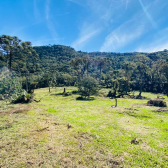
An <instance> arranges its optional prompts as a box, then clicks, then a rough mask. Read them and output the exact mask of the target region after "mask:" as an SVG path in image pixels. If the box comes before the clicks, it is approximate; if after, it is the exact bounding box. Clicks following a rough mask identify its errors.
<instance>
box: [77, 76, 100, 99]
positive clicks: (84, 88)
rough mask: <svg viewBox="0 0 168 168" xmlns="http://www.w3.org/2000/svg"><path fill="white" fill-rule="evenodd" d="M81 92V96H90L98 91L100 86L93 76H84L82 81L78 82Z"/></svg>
mask: <svg viewBox="0 0 168 168" xmlns="http://www.w3.org/2000/svg"><path fill="white" fill-rule="evenodd" d="M78 89H79V93H80V94H81V96H85V98H86V97H88V98H89V97H90V96H91V95H95V94H96V93H98V90H99V86H98V82H97V80H96V79H94V78H93V77H90V76H88V77H84V78H83V79H82V80H81V82H80V83H79V84H78Z"/></svg>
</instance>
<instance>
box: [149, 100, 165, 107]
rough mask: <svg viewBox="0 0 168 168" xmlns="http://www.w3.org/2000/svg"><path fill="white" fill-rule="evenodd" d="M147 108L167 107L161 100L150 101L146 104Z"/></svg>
mask: <svg viewBox="0 0 168 168" xmlns="http://www.w3.org/2000/svg"><path fill="white" fill-rule="evenodd" d="M147 105H148V106H157V107H167V105H166V102H164V101H163V100H161V99H150V100H149V101H148V102H147Z"/></svg>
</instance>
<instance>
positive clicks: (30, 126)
mask: <svg viewBox="0 0 168 168" xmlns="http://www.w3.org/2000/svg"><path fill="white" fill-rule="evenodd" d="M73 90H76V88H75V87H68V88H66V91H67V92H72V91H73ZM108 91H109V90H108V89H102V90H101V91H100V93H101V95H98V96H94V98H95V100H92V101H79V100H78V101H77V100H76V98H77V97H79V95H77V94H72V95H70V96H63V95H61V93H63V88H56V89H55V88H52V89H51V93H49V92H48V88H43V89H37V90H35V96H36V99H41V101H40V102H39V103H35V102H33V103H31V104H29V105H27V106H31V110H29V112H28V113H14V114H10V115H3V116H2V117H1V119H0V126H1V128H4V125H5V124H7V123H10V124H11V127H9V128H5V129H1V130H0V133H1V135H2V138H1V136H0V138H1V139H0V141H1V142H2V143H1V145H0V148H1V149H2V150H1V152H0V159H1V160H0V162H2V167H3V166H6V167H8V166H9V165H10V164H11V163H12V165H13V167H30V166H34V167H37V166H39V165H40V166H45V167H52V166H55V167H65V166H68V167H75V166H79V167H82V166H85V167H93V166H97V167H103V166H104V167H105V166H106V167H112V166H114V165H115V166H116V167H117V166H118V167H121V166H123V167H124V166H125V167H168V113H166V112H157V110H158V109H159V107H151V106H147V105H146V103H147V99H142V100H138V99H129V98H120V99H118V106H117V107H116V108H112V107H111V106H113V105H114V104H115V100H113V99H109V98H107V97H104V95H106V94H107V93H108ZM135 94H138V93H135ZM143 96H144V97H146V98H148V99H149V98H156V97H157V95H156V94H151V93H143ZM165 98H166V97H165ZM165 101H166V102H168V101H167V98H166V99H165ZM165 109H167V108H165ZM135 138H137V140H138V144H137V145H136V144H131V141H132V140H133V139H135ZM8 143H10V144H9V145H7V144H8ZM14 153H17V155H14ZM19 158H22V159H19ZM11 167H12V166H11Z"/></svg>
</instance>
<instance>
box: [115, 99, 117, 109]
mask: <svg viewBox="0 0 168 168" xmlns="http://www.w3.org/2000/svg"><path fill="white" fill-rule="evenodd" d="M115 107H117V99H116V98H115Z"/></svg>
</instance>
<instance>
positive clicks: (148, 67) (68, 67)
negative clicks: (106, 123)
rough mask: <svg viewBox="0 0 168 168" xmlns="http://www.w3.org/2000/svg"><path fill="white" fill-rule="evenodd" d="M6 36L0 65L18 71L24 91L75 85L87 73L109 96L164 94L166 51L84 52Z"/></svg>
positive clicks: (167, 86) (0, 50)
mask: <svg viewBox="0 0 168 168" xmlns="http://www.w3.org/2000/svg"><path fill="white" fill-rule="evenodd" d="M9 37H10V36H1V38H0V67H1V68H2V67H3V66H7V67H10V68H11V69H12V70H14V71H15V72H17V73H18V74H20V77H21V79H22V85H23V88H25V89H26V87H27V90H28V87H29V89H31V87H36V88H41V87H52V86H75V85H77V84H78V83H79V82H80V81H81V80H82V79H83V78H85V77H90V76H91V77H93V78H94V79H96V80H97V81H98V82H99V85H100V86H101V87H106V88H111V90H112V91H111V94H113V95H115V94H121V95H123V94H128V93H129V92H130V91H134V90H139V96H141V93H142V91H148V92H154V93H166V94H168V51H167V50H164V51H160V52H154V53H138V52H132V53H113V52H109V53H108V52H91V53H87V52H82V51H75V50H74V49H73V48H72V47H68V46H62V45H48V46H39V47H31V43H28V42H26V43H25V42H24V43H23V42H21V41H19V39H17V38H16V37H15V38H13V37H10V38H9ZM12 38H13V39H12ZM5 40H7V41H8V42H6V41H5ZM11 44H12V46H11ZM11 54H12V56H11Z"/></svg>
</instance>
